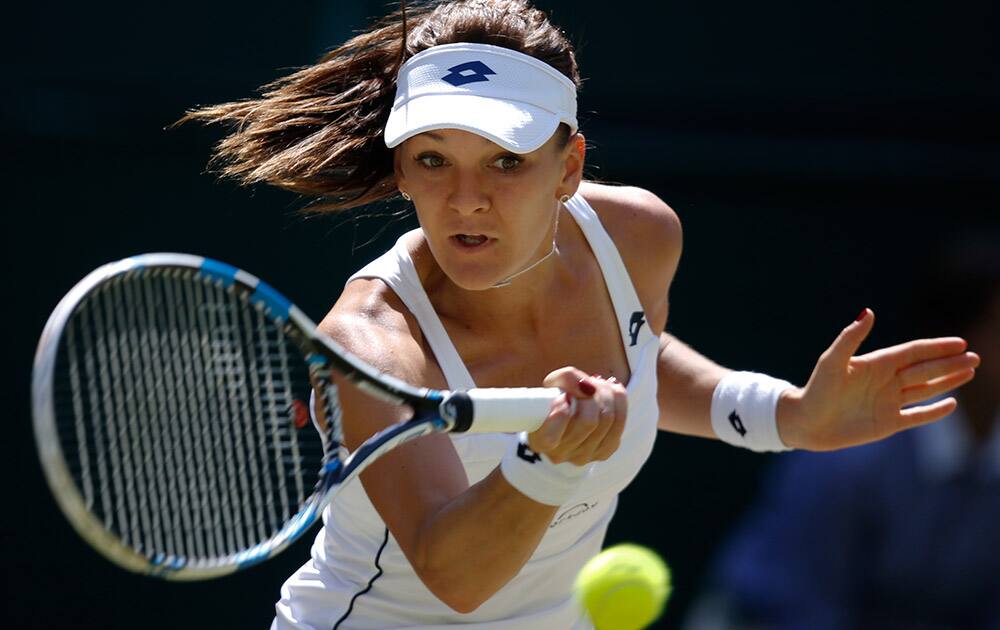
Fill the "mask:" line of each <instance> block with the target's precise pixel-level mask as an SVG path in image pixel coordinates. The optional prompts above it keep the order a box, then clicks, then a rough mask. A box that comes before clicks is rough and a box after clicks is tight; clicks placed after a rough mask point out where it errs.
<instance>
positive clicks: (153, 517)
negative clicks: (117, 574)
mask: <svg viewBox="0 0 1000 630" xmlns="http://www.w3.org/2000/svg"><path fill="white" fill-rule="evenodd" d="M334 374H337V375H339V376H340V377H342V378H344V379H348V380H349V381H351V382H353V383H354V384H356V385H357V386H358V387H359V388H361V389H362V390H363V391H365V392H366V393H369V394H371V395H372V396H375V397H377V398H379V399H383V400H386V401H390V402H392V403H394V404H397V405H401V406H405V407H408V408H409V409H412V411H413V413H412V416H411V417H410V418H409V419H408V420H406V421H404V422H399V423H397V424H394V425H392V426H391V427H389V428H387V429H385V430H383V431H381V432H379V433H377V434H376V435H374V436H372V437H371V438H369V439H368V440H367V441H366V442H365V443H364V444H362V445H361V446H360V447H358V448H357V449H356V450H355V451H354V452H353V453H348V451H347V449H346V448H345V447H344V445H343V433H342V428H341V413H340V407H339V405H338V402H337V388H336V386H335V385H334V384H333V381H332V380H331V377H332V376H333V375H334ZM559 395H560V391H559V390H558V389H553V388H532V389H529V388H520V389H518V388H512V389H478V390H477V389H473V390H469V391H465V392H449V391H442V390H434V389H427V388H417V387H413V386H411V385H409V384H407V383H404V382H402V381H401V380H399V379H396V378H393V377H392V376H389V375H387V374H384V373H381V372H379V371H378V370H376V369H375V368H373V367H371V366H369V365H367V364H366V363H364V362H362V361H361V360H360V359H358V358H357V357H354V356H352V355H351V354H350V353H348V352H347V351H346V350H345V349H344V348H342V347H341V346H339V345H338V344H337V343H336V342H334V341H333V340H331V339H330V338H329V337H327V336H325V335H323V334H322V333H320V332H319V331H318V330H317V329H316V325H315V324H314V323H313V322H312V321H310V319H309V318H308V317H306V316H305V315H304V314H303V313H302V311H301V310H299V309H298V308H297V307H296V306H294V305H293V304H292V303H291V302H289V300H288V299H286V298H285V297H284V296H282V295H281V294H280V293H278V291H276V290H275V289H273V288H272V287H270V286H269V285H267V284H265V283H264V282H262V281H260V280H258V279H257V278H256V277H254V276H252V275H250V274H249V273H247V272H245V271H243V270H240V269H237V268H235V267H231V266H229V265H227V264H224V263H220V262H217V261H214V260H210V259H207V258H201V257H198V256H191V255H186V254H145V255H141V256H135V257H133V258H127V259H124V260H121V261H118V262H114V263H110V264H107V265H104V266H102V267H100V268H98V269H97V270H95V271H93V272H92V273H90V274H89V275H88V276H87V277H86V278H84V279H83V280H82V281H80V282H79V284H77V285H76V286H75V287H74V288H73V289H72V290H71V291H70V292H69V293H68V294H67V295H66V296H65V297H64V298H63V299H62V301H61V302H60V303H59V305H58V306H57V307H56V309H55V311H54V312H53V313H52V315H51V316H50V318H49V320H48V323H47V324H46V326H45V329H44V331H43V333H42V337H41V340H40V341H39V344H38V350H37V353H36V355H35V363H34V371H33V375H32V405H33V416H34V428H35V438H36V441H37V446H38V452H39V455H40V458H41V463H42V467H43V469H44V471H45V476H46V479H47V481H48V484H49V486H50V487H51V489H52V492H53V494H54V495H55V498H56V501H57V503H58V504H59V506H60V508H61V509H62V511H63V513H64V514H65V515H66V516H67V518H68V519H69V521H70V522H71V523H72V524H73V526H74V528H75V529H76V530H77V531H78V532H79V533H80V535H81V536H82V537H83V538H84V539H85V540H86V541H87V542H88V543H90V544H91V545H92V546H93V547H95V548H96V549H97V550H98V551H100V552H101V553H102V554H103V555H105V556H106V557H107V558H108V559H110V560H111V561H113V562H115V563H117V564H119V565H120V566H122V567H124V568H126V569H129V570H131V571H135V572H138V573H144V574H149V575H154V576H157V577H162V578H167V579H177V580H196V579H207V578H213V577H217V576H220V575H224V574H227V573H231V572H234V571H238V570H240V569H244V568H246V567H249V566H253V565H255V564H257V563H260V562H262V561H264V560H267V559H268V558H271V557H273V556H275V555H277V554H278V553H280V552H281V551H282V550H284V549H285V548H286V547H287V546H288V545H289V544H291V543H292V542H293V541H294V540H295V539H297V538H298V537H299V536H301V535H302V534H303V533H304V532H305V531H306V530H307V529H309V527H310V525H312V524H313V523H314V522H315V521H316V520H317V518H318V517H319V515H320V514H321V512H322V511H323V508H324V507H325V506H326V505H327V504H328V503H329V502H330V501H331V500H332V499H333V497H334V495H335V494H336V492H337V490H338V489H339V488H341V487H342V486H343V484H344V483H345V482H347V481H349V480H350V479H352V478H353V477H355V476H356V475H357V474H358V473H360V472H361V471H362V470H364V469H365V467H366V466H368V465H369V464H371V463H372V462H373V461H374V460H375V459H376V458H378V457H379V456H380V455H382V454H383V453H385V452H386V451H388V450H390V449H392V448H394V447H396V446H398V445H400V444H402V443H404V442H406V441H408V440H412V439H415V438H418V437H420V436H423V435H427V434H430V433H437V432H462V431H475V432H513V431H522V430H533V429H535V428H537V427H538V426H540V425H541V423H542V422H543V420H544V419H545V417H546V416H547V414H548V411H549V407H550V405H551V403H552V401H553V400H554V399H555V398H556V397H557V396H559ZM310 397H312V401H311V402H310ZM310 408H311V409H312V411H313V414H310Z"/></svg>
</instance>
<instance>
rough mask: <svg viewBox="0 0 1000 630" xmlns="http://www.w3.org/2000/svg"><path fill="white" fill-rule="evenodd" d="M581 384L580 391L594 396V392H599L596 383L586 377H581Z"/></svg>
mask: <svg viewBox="0 0 1000 630" xmlns="http://www.w3.org/2000/svg"><path fill="white" fill-rule="evenodd" d="M579 385H580V391H581V392H583V393H584V394H586V395H587V396H593V395H594V393H595V392H597V388H596V387H594V384H593V383H591V382H590V381H588V380H587V379H585V378H581V379H580V383H579Z"/></svg>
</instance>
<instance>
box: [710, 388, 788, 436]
mask: <svg viewBox="0 0 1000 630" xmlns="http://www.w3.org/2000/svg"><path fill="white" fill-rule="evenodd" d="M789 387H794V385H792V384H791V383H789V382H788V381H783V380H781V379H777V378H772V377H770V376H768V375H767V374H758V373H756V372H730V373H729V374H727V375H726V376H724V377H723V378H722V380H721V381H719V384H718V385H717V386H716V387H715V392H714V393H713V394H712V430H713V431H715V435H717V436H718V437H719V439H720V440H722V441H723V442H727V443H729V444H732V445H733V446H739V447H742V448H748V449H750V450H752V451H757V452H763V451H788V450H791V449H790V448H788V447H787V446H785V445H784V443H783V442H782V441H781V437H780V436H779V435H778V419H777V415H776V413H775V412H776V410H777V408H778V398H779V397H780V396H781V392H783V391H785V390H786V389H788V388H789Z"/></svg>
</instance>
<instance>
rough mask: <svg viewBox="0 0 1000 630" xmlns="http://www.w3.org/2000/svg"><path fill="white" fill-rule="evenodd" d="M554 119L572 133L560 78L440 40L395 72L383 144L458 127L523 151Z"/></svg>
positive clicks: (565, 83)
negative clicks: (393, 91)
mask: <svg viewBox="0 0 1000 630" xmlns="http://www.w3.org/2000/svg"><path fill="white" fill-rule="evenodd" d="M561 122H563V123H566V124H567V125H569V126H570V128H571V129H572V130H573V131H574V132H576V130H577V122H576V86H575V85H574V84H573V82H572V81H571V80H570V79H569V78H568V77H567V76H566V75H564V74H562V73H561V72H559V71H558V70H556V69H555V68H553V67H552V66H550V65H548V64H547V63H544V62H542V61H539V60H538V59H535V58H534V57H531V56H529V55H525V54H523V53H519V52H517V51H514V50H510V49H508V48H501V47H499V46H490V45H488V44H444V45H442V46H434V47H432V48H428V49H427V50H425V51H423V52H420V53H418V54H416V55H414V56H413V57H411V58H410V59H409V60H407V62H406V63H404V64H403V66H402V67H401V68H400V69H399V76H398V77H397V82H396V100H395V101H394V102H393V104H392V112H391V113H390V114H389V120H388V121H386V124H385V144H386V146H388V147H389V148H390V149H391V148H392V147H395V146H397V145H399V144H400V143H401V142H403V141H404V140H407V139H409V138H412V137H413V136H415V135H417V134H419V133H423V132H425V131H431V130H433V129H462V130H465V131H470V132H472V133H475V134H478V135H480V136H483V137H484V138H487V139H488V140H492V141H493V142H495V143H497V144H499V145H500V146H502V147H503V148H505V149H507V150H508V151H511V152H513V153H529V152H531V151H534V150H535V149H537V148H538V147H540V146H542V145H543V144H545V142H546V141H548V139H549V138H551V137H552V134H553V133H555V131H556V128H557V127H558V126H559V123H561Z"/></svg>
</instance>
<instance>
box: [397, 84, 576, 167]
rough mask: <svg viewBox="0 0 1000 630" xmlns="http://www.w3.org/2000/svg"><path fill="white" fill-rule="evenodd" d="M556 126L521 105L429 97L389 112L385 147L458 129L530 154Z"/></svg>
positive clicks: (549, 115)
mask: <svg viewBox="0 0 1000 630" xmlns="http://www.w3.org/2000/svg"><path fill="white" fill-rule="evenodd" d="M559 123H560V120H559V115H558V114H555V113H553V112H550V111H548V110H545V109H542V108H541V107H536V106H534V105H529V104H527V103H523V102H520V101H510V100H502V99H497V98H489V97H484V96H477V95H474V94H428V95H424V96H420V97H417V98H414V99H411V100H410V101H408V102H406V103H405V104H403V105H401V106H399V107H397V108H394V109H393V110H392V113H391V114H390V115H389V120H388V121H387V122H386V126H385V144H386V146H387V147H389V148H390V149H391V148H393V147H396V146H398V145H399V144H401V143H402V142H404V141H406V140H408V139H410V138H412V137H413V136H415V135H417V134H421V133H424V132H425V131H433V130H435V129H461V130H463V131H469V132H471V133H474V134H477V135H479V136H482V137H484V138H486V139H487V140H490V141H492V142H495V143H496V144H498V145H500V146H502V147H503V148H505V149H507V150H508V151H511V152H512V153H530V152H532V151H534V150H536V149H538V148H539V147H541V146H542V145H543V144H545V143H546V142H547V141H548V140H549V138H551V137H552V134H554V133H555V131H556V128H557V127H558V126H559ZM571 126H572V125H571Z"/></svg>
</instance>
